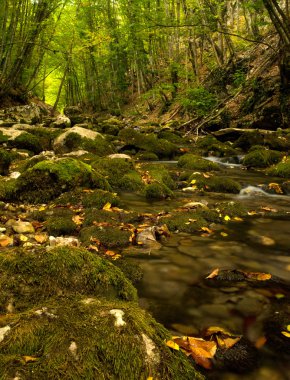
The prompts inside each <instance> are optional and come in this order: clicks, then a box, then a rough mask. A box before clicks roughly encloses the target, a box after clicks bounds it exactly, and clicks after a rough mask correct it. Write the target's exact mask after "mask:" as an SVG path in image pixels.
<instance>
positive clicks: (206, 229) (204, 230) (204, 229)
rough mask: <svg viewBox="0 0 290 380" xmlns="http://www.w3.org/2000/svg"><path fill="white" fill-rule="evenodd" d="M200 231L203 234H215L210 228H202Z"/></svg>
mask: <svg viewBox="0 0 290 380" xmlns="http://www.w3.org/2000/svg"><path fill="white" fill-rule="evenodd" d="M200 231H203V232H207V233H209V234H211V233H212V232H213V230H211V229H210V228H208V227H201V228H200Z"/></svg>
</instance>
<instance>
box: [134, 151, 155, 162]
mask: <svg viewBox="0 0 290 380" xmlns="http://www.w3.org/2000/svg"><path fill="white" fill-rule="evenodd" d="M136 158H138V160H141V161H157V160H158V159H159V158H158V156H157V154H155V153H153V152H143V153H138V154H137V155H136Z"/></svg>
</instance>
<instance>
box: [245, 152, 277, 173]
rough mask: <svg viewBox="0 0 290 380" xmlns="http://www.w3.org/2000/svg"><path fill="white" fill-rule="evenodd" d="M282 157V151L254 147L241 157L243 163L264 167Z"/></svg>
mask: <svg viewBox="0 0 290 380" xmlns="http://www.w3.org/2000/svg"><path fill="white" fill-rule="evenodd" d="M282 157H283V153H281V152H277V151H275V150H267V149H263V148H262V149H260V148H259V149H255V150H252V151H251V152H250V153H248V154H246V156H245V157H244V159H243V165H245V166H247V167H253V168H255V167H256V168H266V167H268V166H270V165H273V164H276V163H277V162H279V161H280V160H281V159H282Z"/></svg>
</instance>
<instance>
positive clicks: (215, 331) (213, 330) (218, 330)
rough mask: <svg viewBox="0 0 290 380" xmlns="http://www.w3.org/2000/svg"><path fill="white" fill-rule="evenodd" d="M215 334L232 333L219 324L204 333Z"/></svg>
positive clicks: (205, 334)
mask: <svg viewBox="0 0 290 380" xmlns="http://www.w3.org/2000/svg"><path fill="white" fill-rule="evenodd" d="M215 270H217V271H218V269H215ZM212 273H213V272H212ZM207 278H212V277H207ZM213 334H224V335H229V336H231V335H232V334H231V333H230V332H229V331H228V330H226V329H224V328H223V327H219V326H210V327H208V328H207V329H206V330H205V332H204V333H203V335H204V336H210V335H213Z"/></svg>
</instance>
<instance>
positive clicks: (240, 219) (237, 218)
mask: <svg viewBox="0 0 290 380" xmlns="http://www.w3.org/2000/svg"><path fill="white" fill-rule="evenodd" d="M234 220H235V221H236V222H243V219H242V218H239V217H238V216H235V217H234Z"/></svg>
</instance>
